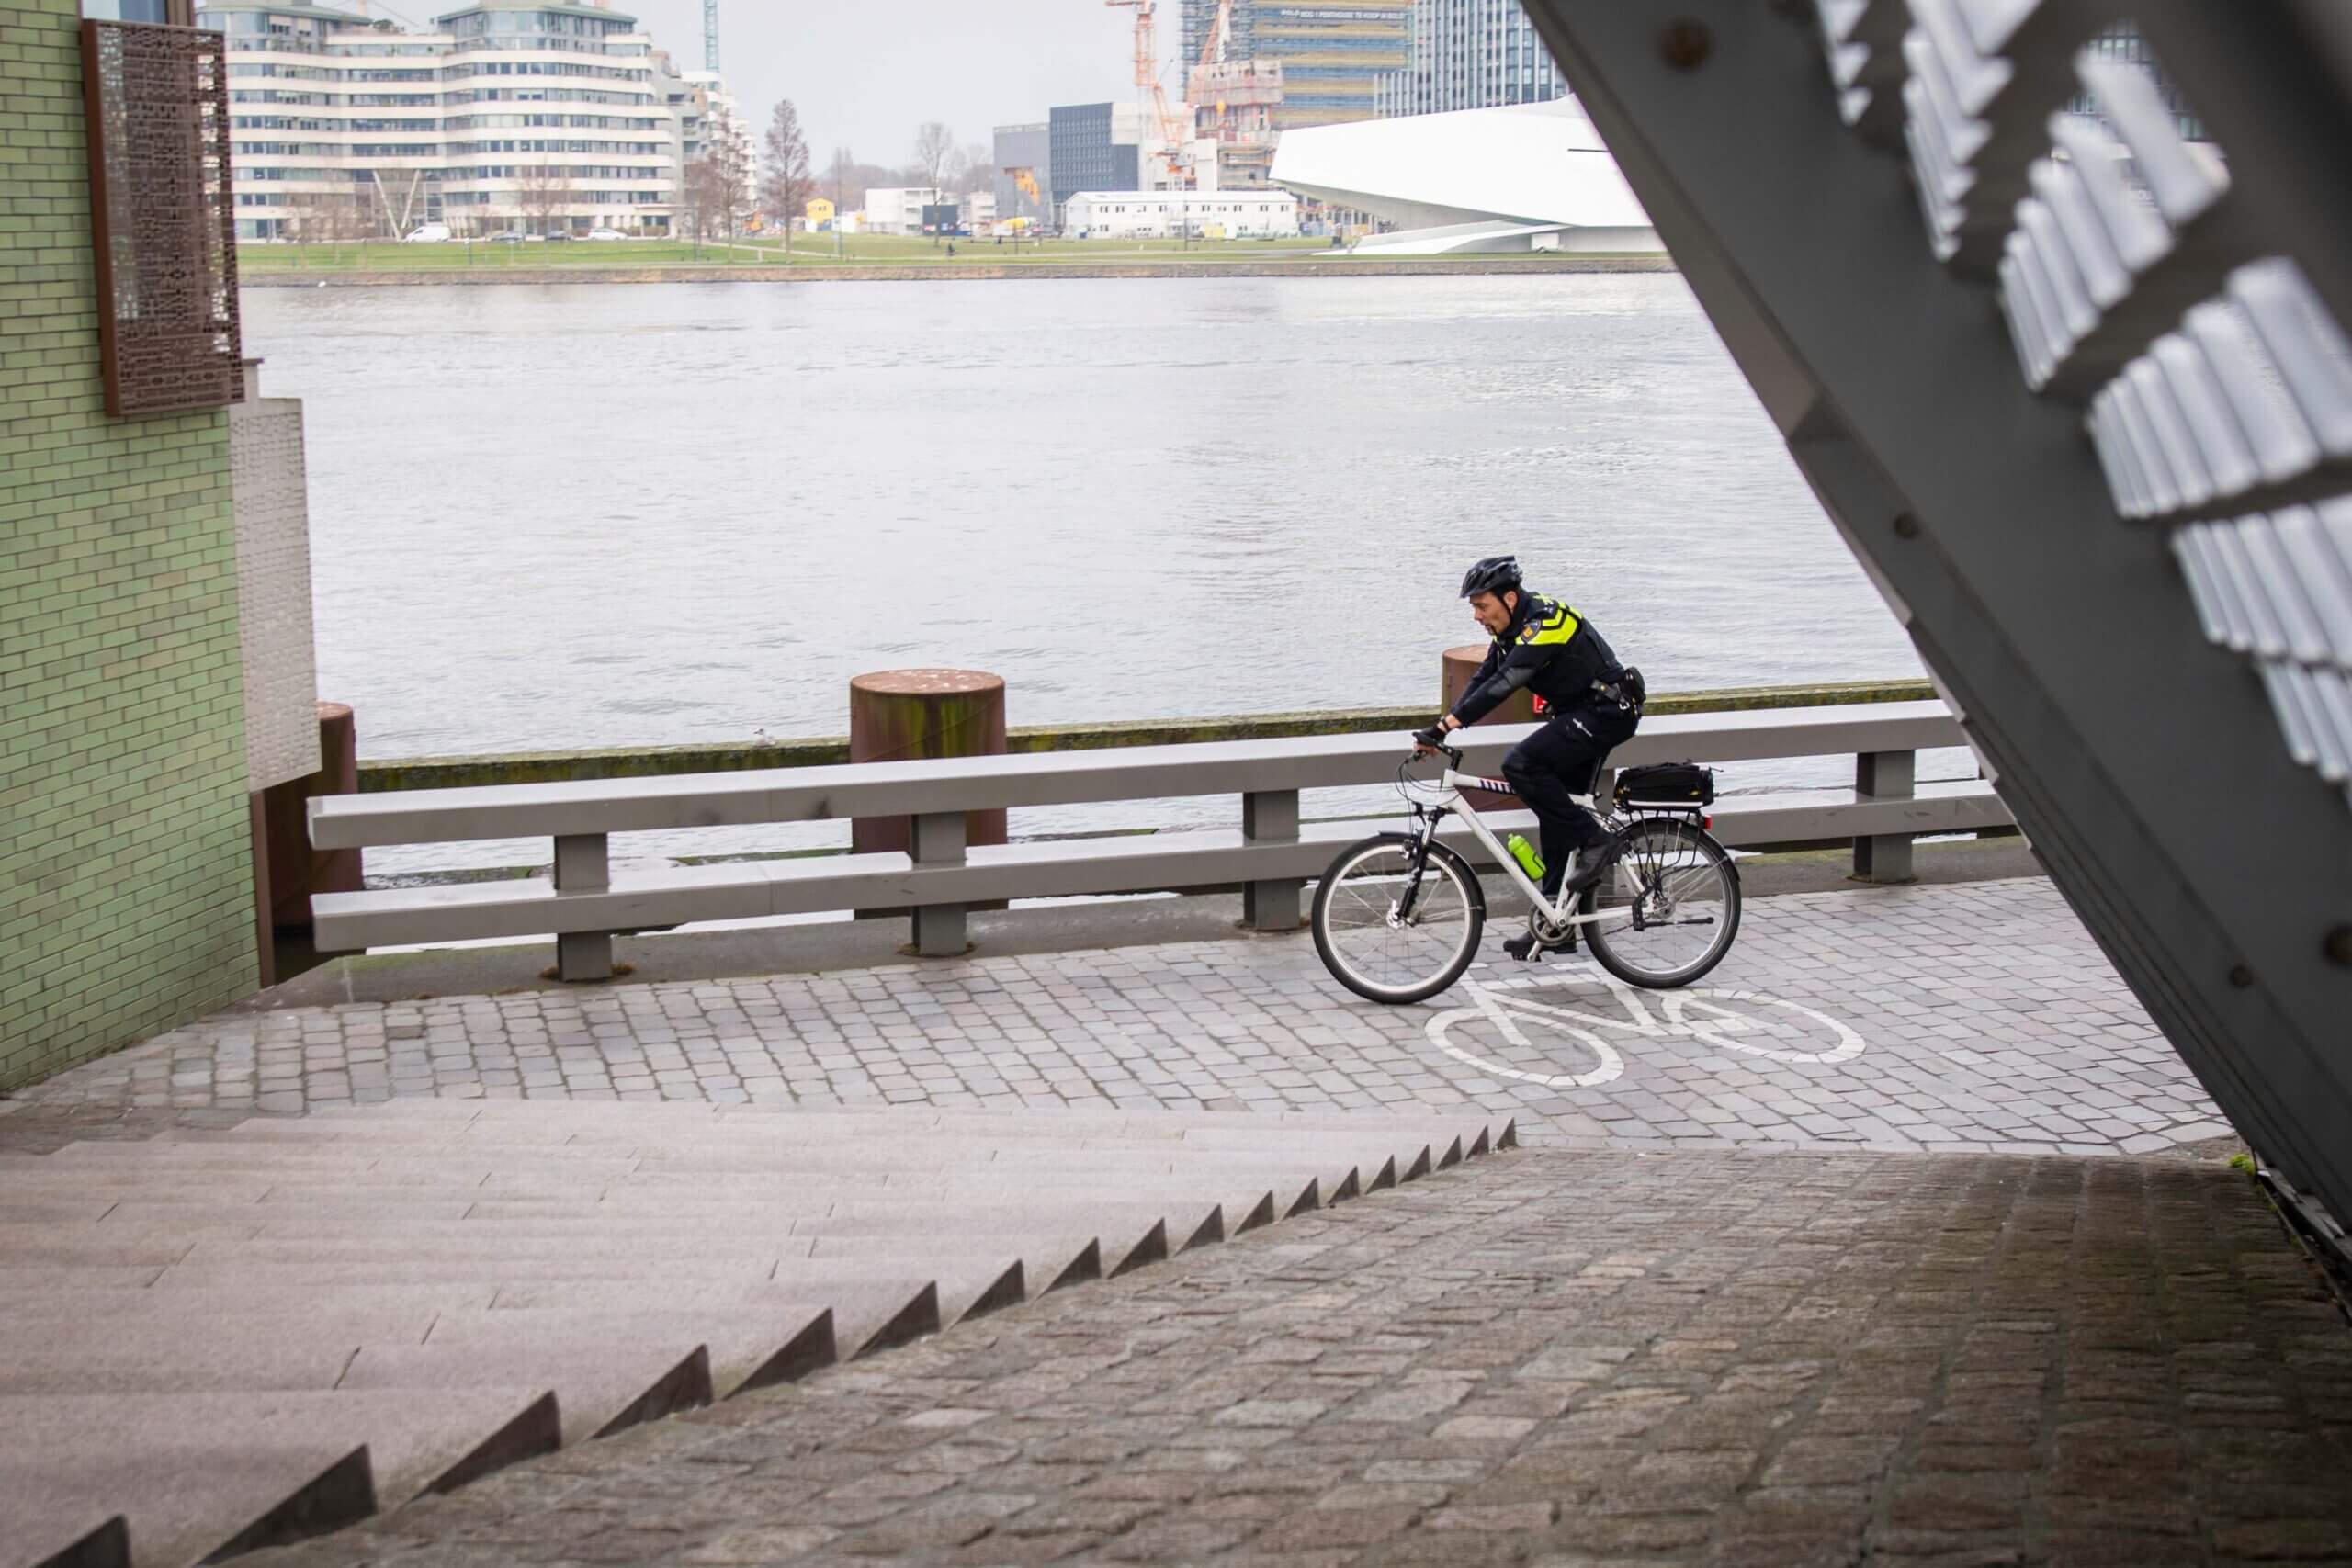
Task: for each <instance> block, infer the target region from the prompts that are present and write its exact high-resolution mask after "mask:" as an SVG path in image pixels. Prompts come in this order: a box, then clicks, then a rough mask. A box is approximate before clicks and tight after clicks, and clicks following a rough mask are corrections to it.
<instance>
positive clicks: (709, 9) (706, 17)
mask: <svg viewBox="0 0 2352 1568" xmlns="http://www.w3.org/2000/svg"><path fill="white" fill-rule="evenodd" d="M702 68H703V69H704V70H705V71H708V72H711V73H714V74H716V73H717V72H718V0H702Z"/></svg>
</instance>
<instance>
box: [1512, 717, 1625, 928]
mask: <svg viewBox="0 0 2352 1568" xmlns="http://www.w3.org/2000/svg"><path fill="white" fill-rule="evenodd" d="M1640 722H1641V715H1640V714H1638V713H1635V712H1634V710H1633V709H1631V708H1621V707H1619V706H1617V705H1616V704H1614V703H1611V704H1610V705H1607V706H1605V707H1590V708H1577V709H1575V710H1573V711H1571V712H1567V713H1561V712H1557V711H1555V712H1554V713H1553V714H1552V715H1551V716H1550V717H1549V718H1548V719H1546V720H1545V722H1544V728H1541V729H1539V730H1537V731H1536V732H1535V733H1534V734H1532V735H1531V736H1529V737H1528V738H1527V739H1524V740H1522V741H1521V742H1520V743H1519V744H1518V745H1516V746H1514V747H1512V748H1511V750H1510V756H1508V757H1505V758H1504V759H1503V777H1504V778H1506V779H1508V780H1509V781H1510V787H1511V791H1512V793H1513V794H1515V795H1518V796H1519V798H1520V799H1521V800H1523V801H1525V802H1526V803H1527V805H1528V808H1529V809H1530V810H1532V811H1533V812H1534V813H1535V818H1536V820H1537V821H1539V822H1541V823H1542V824H1543V825H1544V829H1543V843H1542V845H1541V846H1540V848H1541V849H1542V851H1543V854H1544V892H1546V893H1557V892H1558V891H1559V888H1560V879H1561V878H1562V877H1564V876H1566V874H1567V865H1568V857H1569V856H1570V855H1571V854H1573V853H1575V852H1577V851H1578V850H1585V849H1590V848H1592V847H1594V846H1595V845H1598V844H1599V843H1600V841H1601V840H1602V839H1603V837H1604V836H1605V835H1603V833H1602V832H1601V830H1600V822H1599V821H1597V820H1596V819H1595V818H1594V817H1593V815H1592V813H1590V812H1589V811H1587V810H1585V809H1584V808H1583V807H1580V806H1578V805H1577V803H1576V802H1575V800H1573V799H1572V798H1570V797H1571V796H1574V795H1589V794H1590V793H1591V791H1592V782H1593V778H1594V776H1595V775H1596V774H1598V773H1600V764H1601V762H1602V761H1603V760H1604V759H1606V758H1607V757H1608V755H1609V753H1610V752H1611V750H1614V749H1615V748H1616V747H1618V746H1621V745H1623V743H1624V742H1625V739H1626V738H1627V737H1629V736H1631V735H1632V734H1633V733H1634V726H1636V725H1638V724H1639V723H1640Z"/></svg>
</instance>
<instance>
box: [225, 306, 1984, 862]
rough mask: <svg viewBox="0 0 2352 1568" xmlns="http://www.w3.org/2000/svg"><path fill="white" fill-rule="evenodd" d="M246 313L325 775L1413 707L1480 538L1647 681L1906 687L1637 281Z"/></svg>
mask: <svg viewBox="0 0 2352 1568" xmlns="http://www.w3.org/2000/svg"><path fill="white" fill-rule="evenodd" d="M244 303H245V316H244V321H245V334H246V344H247V348H248V351H249V352H252V353H257V354H260V355H264V356H265V357H266V359H267V361H268V365H267V368H266V372H265V387H266V390H267V391H268V392H269V393H270V394H271V395H273V396H290V397H299V398H300V399H302V400H304V401H305V402H306V404H307V405H308V407H307V421H308V432H309V457H310V472H311V530H312V547H313V560H312V570H313V572H314V577H315V584H316V599H317V613H318V649H319V661H320V690H321V694H322V695H323V696H326V697H329V698H332V699H334V700H336V701H341V702H347V703H350V704H352V705H354V706H355V707H356V709H357V710H358V716H359V733H360V747H361V751H362V754H363V755H365V756H369V757H393V756H416V755H425V754H447V753H462V752H490V751H510V750H537V749H544V748H566V747H583V746H624V745H632V744H658V743H663V742H672V741H695V740H713V739H746V738H749V737H751V736H752V734H753V733H754V732H755V731H757V730H761V729H764V730H766V731H767V732H769V733H770V734H772V735H775V736H778V737H789V736H798V735H807V734H827V733H831V734H838V733H840V732H841V731H842V730H843V729H844V728H847V703H848V694H847V687H848V682H849V679H850V677H851V676H852V675H854V674H856V673H858V672H860V671H868V670H876V669H888V668H892V667H897V666H902V665H913V664H947V665H964V666H970V667H975V668H979V669H984V670H990V671H996V672H998V673H1000V674H1001V675H1003V676H1004V677H1005V678H1006V680H1007V681H1008V682H1009V683H1010V697H1009V703H1010V712H1011V718H1012V722H1013V723H1015V724H1038V723H1052V722H1058V721H1073V720H1097V719H1119V718H1145V717H1165V716H1199V715H1212V714H1227V713H1245V712H1271V711H1282V710H1289V709H1298V708H1317V707H1355V706H1364V705H1374V704H1388V703H1411V702H1416V701H1424V700H1426V701H1429V702H1430V703H1431V704H1432V706H1434V703H1435V699H1436V694H1437V686H1438V652H1439V650H1440V649H1442V648H1444V647H1446V646H1448V645H1449V644H1454V643H1462V642H1467V641H1471V640H1474V639H1475V638H1476V637H1477V635H1478V634H1477V633H1476V629H1475V628H1474V627H1473V626H1471V625H1470V622H1469V617H1468V615H1467V613H1466V610H1465V609H1464V606H1462V605H1461V604H1459V603H1458V602H1457V601H1456V600H1455V598H1454V596H1453V591H1454V588H1455V586H1456V584H1457V583H1458V581H1459V580H1460V577H1461V572H1462V569H1463V567H1464V565H1465V564H1466V563H1467V562H1468V561H1469V560H1471V559H1473V558H1476V557H1479V556H1484V555H1490V554H1497V553H1501V552H1505V551H1511V552H1516V553H1517V554H1518V555H1519V557H1520V558H1521V560H1522V561H1523V562H1524V563H1526V565H1527V567H1528V570H1529V574H1530V580H1531V581H1532V583H1533V584H1534V585H1535V586H1537V587H1538V588H1540V589H1542V590H1543V591H1544V592H1550V593H1553V594H1555V595H1558V596H1562V597H1565V598H1567V599H1568V600H1570V601H1571V602H1573V603H1574V604H1576V605H1577V607H1578V608H1579V609H1580V610H1582V611H1584V612H1585V613H1586V614H1587V615H1589V616H1590V617H1591V618H1592V620H1593V621H1594V622H1595V623H1596V624H1597V625H1598V626H1600V627H1601V628H1602V629H1603V630H1604V631H1605V632H1606V633H1607V634H1608V636H1609V637H1610V638H1611V641H1612V642H1613V643H1614V644H1615V646H1616V648H1617V649H1618V651H1619V653H1620V655H1621V656H1622V657H1623V658H1625V659H1626V660H1628V661H1630V662H1634V663H1637V664H1639V665H1640V666H1641V667H1642V669H1643V671H1644V672H1645V674H1646V675H1647V676H1648V678H1649V681H1650V684H1651V686H1652V687H1653V688H1654V689H1659V690H1676V689H1684V688H1690V687H1697V686H1712V685H1732V684H1750V683H1769V682H1797V681H1812V680H1836V679H1852V678H1878V677H1894V676H1907V675H1911V674H1915V673H1917V671H1918V668H1919V666H1918V661H1917V656H1916V655H1915V653H1914V652H1913V650H1912V649H1911V647H1910V645H1909V643H1908V642H1907V641H1906V640H1905V637H1903V636H1902V634H1901V632H1900V630H1899V629H1898V628H1897V626H1895V623H1894V619H1893V617H1892V616H1891V615H1889V614H1888V613H1887V611H1886V609H1885V607H1884V606H1883V604H1882V603H1881V601H1880V600H1879V598H1878V596H1877V595H1876V594H1875V592H1872V590H1871V587H1870V586H1869V584H1868V582H1867V581H1865V580H1864V578H1863V577H1862V575H1861V573H1860V570H1858V569H1857V568H1856V567H1855V565H1854V564H1853V562H1852V560H1851V558H1849V555H1848V554H1847V552H1846V550H1845V548H1844V547H1843V546H1842V545H1841V544H1840V543H1839V541H1838V537H1837V536H1836V534H1835V532H1834V531H1833V530H1832V528H1831V526H1830V525H1829V523H1828V522H1827V520H1826V518H1825V517H1824V516H1823V515H1822V513H1821V510H1820V507H1819V505H1818V504H1817V503H1816V502H1815V500H1814V498H1813V496H1812V493H1811V492H1810V491H1808V490H1807V489H1806V487H1805V485H1804V481H1803V480H1802V479H1800V478H1799V476H1798V474H1797V472H1796V469H1795V468H1794V466H1793V465H1792V463H1791V461H1790V459H1789V457H1788V455H1787V453H1786V451H1785V450H1784V449H1783V448H1782V446H1781V442H1780V440H1779V439H1778V437H1777V436H1776V434H1774V432H1773V430H1772V428H1771V426H1770V423H1769V422H1768V421H1767V420H1766V418H1765V416H1764V413H1763V411H1762V410H1761V408H1760V407H1759V406H1758V403H1757V401H1756V399H1755V396H1754V394H1753V393H1752V392H1750V391H1749V389H1748V388H1747V383H1746V382H1745V381H1744V380H1743V379H1742V378H1741V377H1740V375H1739V373H1738V371H1737V369H1736V367H1734V366H1733V364H1732V362H1731V359H1730V357H1729V356H1728V355H1727V354H1726V353H1725V352H1724V348H1723V346H1722V344H1720V342H1719V341H1718V340H1717V339H1716V337H1715V335H1714V333H1713V329H1712V328H1711V327H1710V326H1709V325H1708V323H1707V321H1706V319H1705V317H1704V316H1703V315H1702V312H1701V311H1700V310H1699V308H1698V305H1697V303H1696V301H1695V300H1694V299H1692V297H1691V293H1690V291H1689V289H1688V288H1686V287H1685V286H1684V285H1683V283H1682V281H1681V279H1680V278H1679V277H1676V276H1668V275H1633V276H1609V275H1566V274H1550V275H1531V276H1440V277H1397V278H1376V277H1367V278H1349V279H1331V278H1313V279H1306V278H1300V279H1283V278H1230V279H1224V278H1209V279H1167V280H1158V281H1136V280H1129V279H1117V280H1074V279H1073V280H1059V279H1057V280H1050V281H1049V280H1023V281H1017V282H979V281H973V282H952V281H943V282H936V283H931V282H925V283H906V284H896V283H893V284H881V283H875V284H847V283H841V284H814V285H800V286H779V285H773V284H756V283H745V284H670V285H614V286H594V285H571V286H561V287H548V288H513V287H496V288H491V287H483V288H458V287H428V288H322V289H290V288H256V289H253V290H249V291H248V292H247V294H246V296H245V302H244ZM1946 771H1947V772H1949V771H1951V770H1950V769H1947V770H1946ZM1748 774H1750V775H1752V776H1743V777H1741V778H1738V779H1732V780H1727V781H1726V782H1727V783H1731V784H1759V783H1780V782H1784V781H1785V780H1788V779H1791V778H1793V777H1797V776H1799V775H1798V774H1796V773H1791V772H1790V771H1788V770H1780V771H1766V770H1749V771H1748ZM1375 808H1376V807H1375ZM1233 810H1234V807H1233V806H1232V804H1231V803H1230V802H1227V801H1216V802H1210V803H1194V804H1193V806H1191V807H1163V808H1155V809H1154V810H1153V811H1150V812H1146V813H1144V814H1143V815H1144V816H1146V817H1148V818H1156V819H1161V820H1205V819H1212V818H1214V819H1216V820H1220V821H1221V820H1223V819H1224V818H1227V817H1228V816H1230V815H1231V814H1232V812H1233ZM1137 815H1138V814H1137V810H1136V808H1135V807H1131V806H1128V807H1111V808H1104V809H1103V810H1101V811H1096V812H1092V813H1087V812H1061V813H1054V814H1046V813H1034V814H1022V815H1021V816H1020V817H1018V818H1016V822H1015V830H1016V832H1020V831H1035V830H1046V829H1057V828H1068V827H1072V826H1087V825H1101V824H1102V823H1103V822H1104V821H1106V820H1109V819H1111V818H1116V819H1118V820H1121V821H1129V822H1132V821H1134V820H1136V818H1137ZM843 838H845V828H844V827H840V826H837V825H822V826H819V827H814V828H809V829H783V830H765V831H763V832H760V833H755V834H749V835H743V834H737V835H731V836H730V835H715V834H707V835H699V836H696V837H695V839H694V840H692V841H691V843H688V842H686V841H685V840H677V841H673V840H666V839H665V840H646V841H642V842H635V843H632V844H631V845H629V846H628V850H629V851H630V852H637V853H646V852H674V851H676V850H679V849H681V848H691V849H693V850H695V851H699V852H712V851H719V850H736V849H745V848H773V847H782V846H785V845H793V844H808V843H828V842H834V841H839V840H842V839H843ZM546 853H547V847H546V845H545V843H544V841H542V842H539V843H537V844H535V845H526V846H513V845H487V846H469V847H464V848H456V847H450V848H436V849H431V850H425V851H420V852H397V853H390V854H381V855H371V856H370V859H369V868H370V871H371V873H384V872H393V871H399V870H401V869H413V868H414V867H415V866H418V865H422V864H427V863H429V864H434V865H455V864H497V863H522V862H527V861H530V860H532V859H534V858H535V857H536V858H537V859H542V860H543V859H544V858H545V856H546Z"/></svg>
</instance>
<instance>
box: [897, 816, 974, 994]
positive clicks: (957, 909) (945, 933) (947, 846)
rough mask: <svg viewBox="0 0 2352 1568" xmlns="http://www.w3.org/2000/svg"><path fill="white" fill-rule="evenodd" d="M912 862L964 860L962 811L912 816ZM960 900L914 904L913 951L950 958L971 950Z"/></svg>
mask: <svg viewBox="0 0 2352 1568" xmlns="http://www.w3.org/2000/svg"><path fill="white" fill-rule="evenodd" d="M913 839H914V843H913V846H912V848H913V851H914V863H915V864H917V865H919V866H922V865H961V864H963V863H964V813H962V812H960V811H926V812H923V813H922V814H920V815H918V816H917V817H916V818H914V833H913ZM965 923H966V922H965V909H964V906H963V905H961V904H918V905H916V906H915V912H914V927H915V953H916V955H917V956H918V957H922V958H953V957H955V956H956V955H957V954H958V953H967V952H969V951H971V945H972V944H971V942H970V940H969V937H968V934H967V931H966V929H965Z"/></svg>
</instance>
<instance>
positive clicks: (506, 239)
mask: <svg viewBox="0 0 2352 1568" xmlns="http://www.w3.org/2000/svg"><path fill="white" fill-rule="evenodd" d="M482 238H483V239H484V240H486V241H488V242H489V243H491V244H493V245H519V244H521V243H523V233H522V231H520V230H517V229H509V230H507V231H504V232H503V233H498V234H485V235H483V236H482Z"/></svg>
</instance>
